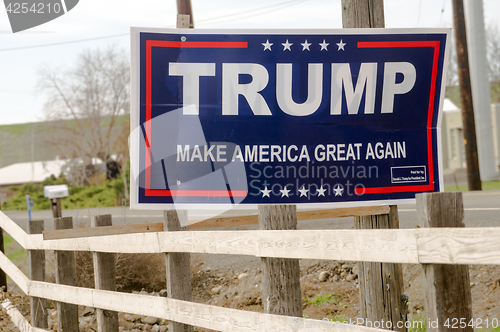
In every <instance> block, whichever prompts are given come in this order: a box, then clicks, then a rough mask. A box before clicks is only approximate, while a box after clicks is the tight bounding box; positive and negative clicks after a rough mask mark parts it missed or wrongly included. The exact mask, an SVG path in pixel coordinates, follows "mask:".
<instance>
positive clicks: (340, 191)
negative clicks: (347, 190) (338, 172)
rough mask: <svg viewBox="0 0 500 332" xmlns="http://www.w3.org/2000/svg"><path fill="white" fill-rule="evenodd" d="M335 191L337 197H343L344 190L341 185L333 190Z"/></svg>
mask: <svg viewBox="0 0 500 332" xmlns="http://www.w3.org/2000/svg"><path fill="white" fill-rule="evenodd" d="M333 191H335V196H342V193H343V192H344V188H343V187H342V186H341V185H340V184H337V185H336V186H335V188H333Z"/></svg>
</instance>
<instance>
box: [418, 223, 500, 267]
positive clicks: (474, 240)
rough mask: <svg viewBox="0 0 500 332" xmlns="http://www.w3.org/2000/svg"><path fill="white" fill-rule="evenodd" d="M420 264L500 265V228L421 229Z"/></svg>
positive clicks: (419, 230)
mask: <svg viewBox="0 0 500 332" xmlns="http://www.w3.org/2000/svg"><path fill="white" fill-rule="evenodd" d="M416 236H417V247H418V260H419V262H420V263H422V264H424V263H440V264H485V265H486V264H500V243H499V242H500V241H498V239H500V227H488V228H482V227H481V228H439V229H435V228H420V229H418V231H417V232H416Z"/></svg>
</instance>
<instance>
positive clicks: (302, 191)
mask: <svg viewBox="0 0 500 332" xmlns="http://www.w3.org/2000/svg"><path fill="white" fill-rule="evenodd" d="M308 191H309V189H306V187H305V186H302V189H299V192H300V197H302V196H307V192H308Z"/></svg>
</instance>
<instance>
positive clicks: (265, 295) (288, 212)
mask: <svg viewBox="0 0 500 332" xmlns="http://www.w3.org/2000/svg"><path fill="white" fill-rule="evenodd" d="M259 224H260V228H261V229H262V230H266V231H267V230H296V229H297V206H296V205H259ZM261 267H262V302H263V305H264V312H265V313H270V314H278V315H286V316H294V317H302V314H303V310H302V292H301V289H300V266H299V260H298V259H296V258H273V257H262V258H261Z"/></svg>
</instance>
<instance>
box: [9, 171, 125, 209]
mask: <svg viewBox="0 0 500 332" xmlns="http://www.w3.org/2000/svg"><path fill="white" fill-rule="evenodd" d="M55 184H68V182H67V181H66V179H65V178H64V176H61V177H60V178H58V179H56V178H55V177H54V176H52V177H51V178H48V179H47V180H45V181H44V182H43V183H42V184H40V185H38V184H32V183H27V184H24V185H22V186H20V187H11V188H10V189H12V190H14V191H16V195H15V196H14V197H12V198H11V199H9V200H8V201H7V202H4V203H3V204H2V209H3V210H22V211H26V210H27V208H26V194H29V195H30V198H31V199H33V207H32V210H50V201H49V199H47V198H45V197H44V196H43V187H44V186H47V185H55ZM123 192H124V188H123V181H122V180H121V178H118V179H114V180H111V181H105V182H104V183H103V184H99V185H92V186H75V187H69V196H68V197H64V198H62V199H61V205H62V208H63V209H82V208H92V207H106V206H114V205H115V199H117V198H118V197H119V195H120V193H121V194H122V196H123Z"/></svg>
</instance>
